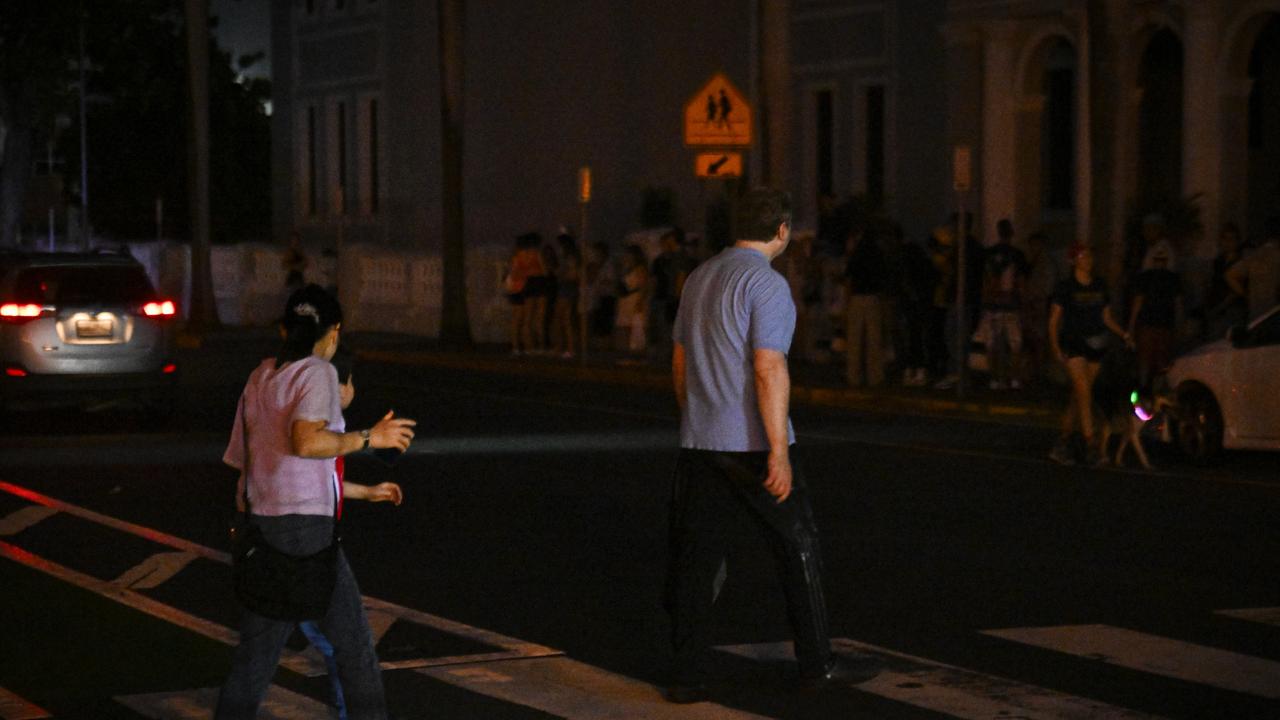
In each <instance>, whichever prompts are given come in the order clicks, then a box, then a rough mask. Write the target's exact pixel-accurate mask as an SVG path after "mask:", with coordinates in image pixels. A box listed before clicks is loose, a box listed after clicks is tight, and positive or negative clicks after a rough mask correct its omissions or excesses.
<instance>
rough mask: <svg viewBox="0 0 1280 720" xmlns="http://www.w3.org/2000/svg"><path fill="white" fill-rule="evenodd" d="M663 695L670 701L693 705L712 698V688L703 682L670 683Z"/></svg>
mask: <svg viewBox="0 0 1280 720" xmlns="http://www.w3.org/2000/svg"><path fill="white" fill-rule="evenodd" d="M663 696H664V697H666V699H667V702H669V703H676V704H677V705H691V704H693V703H700V702H706V701H708V700H710V699H711V690H710V689H709V688H708V687H707V686H706V685H704V684H703V683H690V684H678V685H668V686H667V689H666V692H664V693H663Z"/></svg>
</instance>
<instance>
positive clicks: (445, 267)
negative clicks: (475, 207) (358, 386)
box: [436, 0, 471, 345]
mask: <svg viewBox="0 0 1280 720" xmlns="http://www.w3.org/2000/svg"><path fill="white" fill-rule="evenodd" d="M436 7H437V10H438V13H439V25H438V27H439V33H440V35H439V42H438V45H439V52H440V132H441V145H440V165H441V172H442V173H443V178H442V179H443V183H442V186H441V198H440V201H441V210H442V213H443V225H444V227H443V231H444V232H443V247H442V248H441V255H442V258H441V259H442V262H441V273H442V274H443V276H444V277H443V278H441V279H442V281H443V282H442V292H443V295H444V296H443V297H442V298H441V299H440V306H441V309H440V314H441V318H440V339H441V340H443V341H445V342H447V343H452V344H459V345H470V344H471V321H470V320H469V318H468V316H467V262H466V261H467V253H466V250H467V246H466V236H465V233H466V227H465V224H464V219H463V217H464V216H463V212H462V204H463V198H462V190H463V177H462V148H463V139H464V138H463V116H464V115H463V92H462V91H463V69H464V60H465V54H466V45H465V42H464V39H465V37H466V35H465V32H466V25H465V21H466V2H465V1H464V0H439V2H437V3H436Z"/></svg>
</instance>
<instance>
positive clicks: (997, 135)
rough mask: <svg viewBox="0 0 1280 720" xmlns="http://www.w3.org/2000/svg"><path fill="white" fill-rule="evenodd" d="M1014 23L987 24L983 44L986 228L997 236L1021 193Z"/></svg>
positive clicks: (983, 234)
mask: <svg viewBox="0 0 1280 720" xmlns="http://www.w3.org/2000/svg"><path fill="white" fill-rule="evenodd" d="M1014 62H1015V57H1014V49H1013V26H1012V25H1011V24H1009V23H1005V22H993V23H987V24H984V25H983V44H982V78H983V82H982V214H981V218H980V219H981V220H982V228H981V229H979V230H978V235H979V238H980V239H982V240H984V241H985V239H986V238H990V237H994V235H995V232H994V228H995V224H996V222H997V221H998V220H1000V219H1001V218H1006V217H1012V216H1013V215H1014V210H1015V207H1014V204H1015V198H1016V196H1017V193H1016V187H1017V148H1016V142H1017V140H1016V138H1017V120H1018V107H1017V102H1016V100H1015V97H1014V92H1013V76H1014Z"/></svg>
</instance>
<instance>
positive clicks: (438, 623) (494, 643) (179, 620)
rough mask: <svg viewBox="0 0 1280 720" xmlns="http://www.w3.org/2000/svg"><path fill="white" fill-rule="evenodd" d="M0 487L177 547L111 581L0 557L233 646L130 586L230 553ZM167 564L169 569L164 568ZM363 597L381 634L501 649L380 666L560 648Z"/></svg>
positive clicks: (7, 552)
mask: <svg viewBox="0 0 1280 720" xmlns="http://www.w3.org/2000/svg"><path fill="white" fill-rule="evenodd" d="M0 491H4V492H8V493H10V494H12V495H17V496H18V497H21V498H25V499H27V500H30V501H31V502H35V503H39V504H40V505H41V506H44V507H46V508H51V509H53V510H55V511H60V512H65V513H67V514H69V515H74V516H76V517H80V518H83V519H86V520H89V521H91V522H95V523H98V524H100V525H105V526H107V527H110V528H112V529H115V530H118V531H120V532H124V533H128V534H132V535H136V536H138V537H142V538H145V539H147V540H151V541H152V542H155V543H157V544H160V545H168V546H169V547H172V548H174V549H175V550H178V551H179V552H176V553H160V554H158V555H153V556H151V557H150V558H148V559H147V560H145V561H143V562H142V563H141V564H140V565H138V566H136V567H134V568H132V569H130V570H128V571H126V572H125V573H124V574H123V575H121V576H120V577H119V578H117V579H115V580H112V581H107V580H102V579H99V578H96V577H93V576H91V575H88V574H86V573H83V572H80V571H78V570H74V569H72V568H69V567H66V566H63V565H60V564H58V563H55V562H53V561H51V560H48V559H46V558H43V557H41V556H39V555H36V554H34V553H31V552H29V551H27V550H24V549H22V548H21V547H18V546H17V545H13V544H11V543H7V542H3V541H0V557H4V558H7V559H9V560H13V561H15V562H18V563H21V564H23V565H26V566H27V567H30V568H33V569H35V570H39V571H41V572H43V573H45V574H47V575H51V576H53V577H55V578H57V579H59V580H61V581H63V582H67V583H70V584H72V585H76V586H78V587H81V588H84V589H86V590H89V591H91V592H94V593H97V594H98V595H101V596H103V597H105V598H108V599H111V600H114V601H116V602H118V603H121V604H123V605H127V606H129V607H131V608H134V609H136V610H140V611H142V612H145V613H147V614H148V615H151V616H153V617H157V618H159V619H161V620H164V621H166V622H169V623H171V624H174V625H177V626H179V627H182V628H186V629H187V630H191V631H192V632H196V633H198V634H200V635H204V636H205V637H208V638H210V639H212V640H216V641H218V642H221V643H224V644H227V645H231V646H233V647H234V646H235V645H237V644H239V641H240V635H239V633H237V632H236V631H235V630H233V629H231V628H228V627H225V626H223V625H220V624H218V623H215V622H212V621H209V620H205V619H204V618H200V617H197V616H195V615H192V614H190V613H187V612H184V611H182V610H180V609H178V608H175V607H172V606H170V605H166V604H164V603H161V602H158V601H156V600H153V599H151V598H149V597H147V596H146V595H143V594H141V593H139V592H137V591H136V590H134V589H133V588H138V589H150V588H153V587H156V586H158V585H160V584H161V583H163V582H164V581H166V580H169V579H170V578H172V577H173V576H174V575H176V574H177V572H178V571H180V570H181V569H182V568H181V567H176V566H177V565H178V563H179V562H181V563H182V567H185V566H186V564H189V563H190V562H191V561H192V560H194V559H196V558H197V557H203V558H206V559H209V560H213V561H215V562H219V563H222V564H224V565H230V564H231V556H230V554H228V553H225V552H220V551H217V550H214V549H212V548H208V547H205V546H203V545H199V544H197V543H193V542H191V541H189V540H184V539H182V538H179V537H175V536H173V535H169V534H167V533H163V532H160V531H158V530H153V529H151V528H148V527H143V526H141V525H135V524H134V523H130V522H125V521H123V520H118V519H116V518H113V517H109V516H106V515H102V514H100V513H96V512H93V511H92V510H88V509H86V508H82V507H80V506H78V505H73V504H71V503H68V502H64V501H61V500H57V499H55V498H51V497H47V496H45V495H41V494H40V493H37V492H35V491H33V490H29V489H27V488H23V487H19V486H17V485H13V484H12V483H7V482H2V481H0ZM158 558H163V559H158ZM171 569H172V570H173V572H168V571H169V570H171ZM153 580H154V581H155V582H154V584H153V583H152V581H153ZM362 599H363V601H364V606H365V609H366V612H367V613H368V615H369V618H370V621H371V623H372V622H376V623H377V625H376V626H377V627H380V628H381V632H382V633H385V632H386V629H387V628H389V627H390V626H391V624H392V623H394V622H395V621H396V620H401V619H403V620H407V621H409V622H414V623H417V624H419V625H425V626H427V627H431V628H433V629H436V630H439V631H441V632H444V633H448V634H450V635H456V636H459V637H463V638H466V639H468V640H472V641H474V642H477V643H480V644H483V645H488V646H491V647H496V648H500V650H498V651H496V652H487V653H476V654H472V655H450V656H444V657H429V658H428V657H422V658H407V659H404V660H394V661H387V662H383V663H382V667H383V669H384V670H397V669H405V668H423V667H438V666H447V665H458V664H462V663H474V662H492V661H497V660H511V659H517V658H537V657H556V656H559V655H563V652H561V651H560V650H555V649H553V648H549V647H546V646H544V645H539V644H537V643H531V642H526V641H524V640H519V639H516V638H512V637H507V636H506V635H502V634H501V633H497V632H493V631H491V630H485V629H483V628H477V627H472V626H470V625H466V624H464V623H460V622H456V621H453V620H449V619H447V618H443V617H439V616H437V615H431V614H429V613H424V612H421V611H419V610H414V609H412V608H407V607H404V606H401V605H396V604H395V603H390V602H387V601H385V600H379V599H377V598H374V597H369V596H368V595H365V596H363V598H362ZM308 650H310V648H308ZM280 664H281V665H282V666H284V667H286V668H288V669H290V670H292V671H294V672H297V673H300V674H302V675H306V676H308V677H316V676H319V675H324V674H325V672H326V668H325V664H324V662H323V660H322V658H321V657H320V656H319V654H318V653H312V652H294V651H292V650H289V649H288V648H286V649H285V651H284V653H283V654H282V655H281V659H280Z"/></svg>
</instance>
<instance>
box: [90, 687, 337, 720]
mask: <svg viewBox="0 0 1280 720" xmlns="http://www.w3.org/2000/svg"><path fill="white" fill-rule="evenodd" d="M114 699H115V701H116V702H118V703H120V704H121V705H124V706H125V707H127V708H129V709H130V710H133V711H134V712H136V713H138V714H140V715H142V716H144V717H149V718H153V720H208V718H210V717H212V716H213V710H214V706H215V705H217V704H218V688H196V689H194V690H177V691H173V692H162V693H150V694H146V695H122V696H119V697H116V698H114ZM336 716H337V713H336V711H334V710H333V709H332V708H330V707H329V706H328V705H327V704H325V703H322V702H320V701H319V700H313V699H311V698H309V697H307V696H305V695H299V694H298V693H296V692H293V691H292V690H286V689H285V688H282V687H280V686H278V685H271V686H270V687H268V688H267V695H266V697H265V698H263V700H262V704H261V705H259V706H258V714H257V715H256V717H257V720H306V719H308V718H309V719H310V720H315V718H327V717H336Z"/></svg>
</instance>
